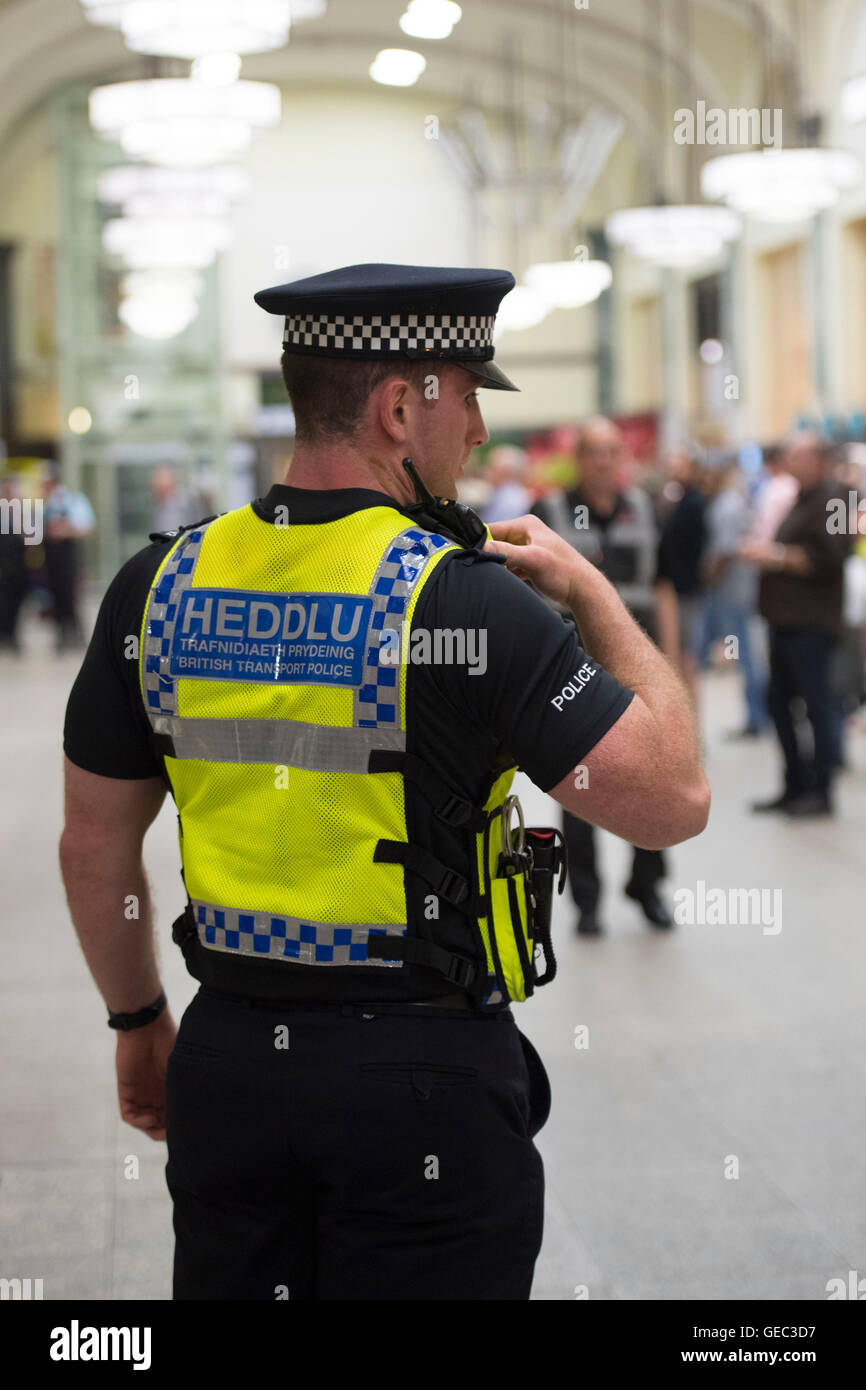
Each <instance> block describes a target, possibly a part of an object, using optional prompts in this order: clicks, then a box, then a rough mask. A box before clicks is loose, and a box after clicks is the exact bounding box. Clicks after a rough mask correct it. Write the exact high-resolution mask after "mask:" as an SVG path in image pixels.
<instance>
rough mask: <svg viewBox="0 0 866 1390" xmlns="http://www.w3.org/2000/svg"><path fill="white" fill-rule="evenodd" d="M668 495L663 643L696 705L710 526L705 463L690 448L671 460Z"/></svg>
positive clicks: (659, 591) (660, 566)
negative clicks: (704, 568) (703, 485)
mask: <svg viewBox="0 0 866 1390" xmlns="http://www.w3.org/2000/svg"><path fill="white" fill-rule="evenodd" d="M665 471H666V473H667V478H668V482H667V484H666V487H665V496H666V498H667V499H668V500H669V501H673V507H672V509H671V511H670V512H669V514H668V516H667V518H666V520H665V521H664V523H663V525H662V532H661V536H660V538H659V546H658V563H657V566H656V580H655V593H656V613H657V621H658V633H659V644H660V646H661V649H662V651H663V652H664V654H665V656H666V657H667V658H668V660H669V661H670V662H671V664H672V665H673V666H674V668H675V669H676V670H678V671H679V673H680V676H681V677H682V679H683V682H684V684H685V686H686V689H687V690H688V692H689V694H690V696H691V698H692V704H693V705H694V707H695V709H697V703H698V700H697V696H698V686H697V671H698V656H697V653H698V644H699V640H700V631H699V627H700V621H701V617H702V598H703V590H704V586H703V578H702V562H703V556H704V550H705V547H706V540H707V531H706V521H705V517H704V511H705V505H706V503H705V498H704V495H703V491H702V488H701V482H702V477H701V468H700V463H699V462H698V460H697V459H696V458H694V457H693V456H692V455H691V454H689V453H687V452H686V451H685V450H677V451H676V452H674V453H672V454H671V455H670V456H669V458H668V459H667V462H666V469H665Z"/></svg>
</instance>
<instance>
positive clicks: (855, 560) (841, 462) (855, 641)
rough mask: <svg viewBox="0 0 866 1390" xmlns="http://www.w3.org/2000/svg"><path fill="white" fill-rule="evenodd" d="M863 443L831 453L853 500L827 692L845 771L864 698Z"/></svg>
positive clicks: (843, 490)
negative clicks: (853, 523) (850, 732)
mask: <svg viewBox="0 0 866 1390" xmlns="http://www.w3.org/2000/svg"><path fill="white" fill-rule="evenodd" d="M861 449H862V445H853V446H850V445H843V446H841V447H840V448H839V449H838V450H837V451H836V454H835V457H834V462H833V475H834V477H835V479H836V482H837V484H839V489H838V490H839V492H840V494H841V495H842V497H843V498H845V499H846V501H848V504H849V507H850V505H851V502H852V500H855V501H856V510H857V523H858V524H857V531H858V538H857V540H856V542H855V544H854V547H853V549H852V550H851V553H850V554H849V555H848V558H847V559H846V561H845V568H844V574H843V580H842V636H841V638H840V641H839V643H838V645H837V647H836V649H835V650H834V652H833V657H832V660H831V662H830V693H831V696H832V699H833V734H834V763H835V765H836V767H837V768H838V769H840V770H842V771H844V770H845V769H846V768H847V761H846V749H845V742H846V733H847V728H848V721H849V719H850V717H851V715H853V714H854V713H856V711H857V710H859V708H860V707H861V705H862V704H863V703H864V700H866V671H864V653H866V648H864V637H866V558H864V557H866V488H864V470H863V467H862V465H861V464H860V463H859V462H858V459H857V453H858V452H859V451H860V450H861Z"/></svg>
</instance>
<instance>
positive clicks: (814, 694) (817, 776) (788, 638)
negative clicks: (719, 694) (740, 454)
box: [740, 433, 851, 816]
mask: <svg viewBox="0 0 866 1390" xmlns="http://www.w3.org/2000/svg"><path fill="white" fill-rule="evenodd" d="M785 468H786V470H787V471H788V472H789V473H790V474H791V475H792V476H793V477H794V478H795V479H796V481H797V487H798V492H797V498H796V500H795V502H794V505H793V507H792V508H791V510H790V511H789V512H788V513H787V515H786V516H784V518H783V520H782V521H781V523H780V525H779V526H778V529H777V530H776V533H775V536H774V538H773V540H771V541H766V540H755V539H753V538H751V537H750V538H749V539H748V540H747V541H744V542H743V544H742V546H741V547H740V554H741V556H742V557H743V559H745V560H750V561H752V562H754V563H755V564H756V565H757V566H758V568H759V570H760V572H761V582H760V590H759V608H760V611H761V613H762V615H763V616H764V617H765V618H766V619H767V623H768V624H769V640H770V685H769V693H768V704H769V709H770V714H771V716H772V719H773V723H774V724H775V726H776V733H777V735H778V738H779V743H780V745H781V748H782V754H783V757H784V764H785V786H784V789H783V791H782V792H781V793H779V795H777V796H775V797H773V799H772V800H769V801H758V802H754V803H753V805H752V808H751V809H752V810H753V811H758V812H763V811H784V812H786V813H787V814H788V815H790V816H826V815H832V813H833V802H832V796H831V783H832V776H833V771H834V765H835V762H836V756H837V749H836V738H837V731H836V727H835V722H834V711H833V696H832V692H831V688H830V665H831V660H832V657H833V652H834V650H835V648H836V646H837V644H838V641H839V638H840V636H841V633H842V597H843V576H844V566H845V559H846V556H847V554H848V552H849V550H850V548H851V537H850V535H848V534H844V533H843V534H834V532H833V530H832V529H831V527H830V525H829V518H830V507H831V505H832V501H833V499H834V498H835V497H837V495H838V491H839V488H838V483H836V482H835V481H834V480H833V479H832V478H831V477H830V476H829V469H828V458H827V450H826V449H825V447H824V445H823V444H822V443H821V440H820V439H819V438H818V436H817V435H816V434H812V433H804V434H800V435H796V436H794V438H793V440H792V442H791V444H790V445H789V447H788V449H787V452H786V455H785ZM795 699H799V700H801V701H802V702H803V703H804V705H805V709H806V716H807V719H808V722H809V724H810V725H811V732H812V748H811V751H810V752H809V753H808V754H806V753H805V752H804V751H803V749H802V748H801V746H800V737H799V734H798V730H797V727H796V725H795V722H794V716H793V713H792V708H791V704H792V701H793V700H795ZM799 732H800V733H802V732H803V731H802V730H800V731H799Z"/></svg>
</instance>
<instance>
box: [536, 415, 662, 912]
mask: <svg viewBox="0 0 866 1390" xmlns="http://www.w3.org/2000/svg"><path fill="white" fill-rule="evenodd" d="M623 464H624V450H623V441H622V435H621V433H620V430H619V428H618V427H617V426H616V425H615V424H614V423H613V421H612V420H607V419H604V418H603V417H599V418H596V419H593V420H590V421H588V422H587V424H586V425H585V426H584V428H583V429H582V430H581V431H580V434H579V435H578V440H577V452H576V465H577V469H576V472H577V477H576V480H575V482H574V484H573V485H572V486H571V487H570V488H568V489H557V490H555V491H553V492H549V493H547V494H546V496H545V497H543V498H540V499H539V500H538V501H537V502H536V503H535V504H534V505H533V507H532V508H531V511H530V514H531V515H533V516H537V517H539V518H540V519H541V520H542V521H543V522H545V524H546V525H547V526H549V527H550V528H551V530H553V531H556V532H557V534H558V535H560V536H561V537H562V538H563V540H566V541H568V543H569V544H570V545H571V546H572V547H573V548H574V549H575V550H576V551H577V552H578V553H579V554H580V555H582V556H583V557H584V558H585V559H587V560H589V561H590V562H591V563H592V564H594V565H595V566H596V567H597V568H598V569H599V570H601V572H602V574H604V575H605V576H606V578H607V579H608V580H610V582H611V583H612V584H613V586H614V588H615V589H616V591H617V593H618V594H619V597H620V598H621V599H622V601H623V603H624V604H625V605H626V607H627V608H628V609H629V610H630V612H631V614H632V617H634V618H635V620H636V621H637V622H638V623H639V624H640V626H641V627H642V628H643V629H644V631H646V632H647V633H648V634H649V635H650V636H652V635H653V590H652V580H653V575H654V572H655V560H656V525H655V519H654V516H653V509H652V504H651V502H650V500H649V497H648V496H647V495H646V493H645V492H644V491H643V490H642V489H641V488H637V487H625V488H624V487H623V485H622V483H621V481H620V479H621V477H622V473H623ZM560 611H562V610H560ZM563 616H567V615H566V614H565V613H563ZM562 833H563V836H564V838H565V842H566V844H567V846H568V878H569V886H570V888H571V893H572V897H573V898H574V901H575V904H576V905H577V908H578V913H579V916H578V921H577V931H578V932H579V934H580V935H582V936H598V935H599V934H600V933H601V932H602V931H603V930H604V928H603V926H602V923H601V921H600V919H599V915H598V905H599V900H600V897H601V883H600V880H599V876H598V867H597V863H596V853H595V836H594V833H593V827H592V826H591V825H589V824H588V823H587V822H586V821H582V820H580V819H579V818H578V817H577V816H575V815H573V814H572V813H571V812H569V811H565V812H563V816H562ZM666 872H667V871H666V868H665V861H664V856H663V854H662V852H661V850H652V849H640V848H638V847H635V848H634V857H633V861H632V871H631V877H630V879H629V881H628V883H627V884H626V886H625V889H624V891H625V893H626V895H627V897H629V898H631V899H633V901H635V902H637V903H639V904H640V906H641V908H642V909H643V912H644V916H645V917H646V918H647V921H648V922H650V923H651V924H652V926H654V927H671V926H672V925H673V919H672V917H671V915H670V913H669V911H668V909H667V907H666V905H665V903H664V902H663V901H662V899H661V897H660V896H659V893H658V884H659V882H660V881H661V879H663V878H664V877H665V876H666Z"/></svg>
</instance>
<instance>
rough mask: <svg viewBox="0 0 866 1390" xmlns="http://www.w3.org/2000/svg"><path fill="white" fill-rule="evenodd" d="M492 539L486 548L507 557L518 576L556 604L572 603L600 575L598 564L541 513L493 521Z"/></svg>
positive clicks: (508, 565) (570, 604) (509, 564)
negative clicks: (555, 529) (538, 515)
mask: <svg viewBox="0 0 866 1390" xmlns="http://www.w3.org/2000/svg"><path fill="white" fill-rule="evenodd" d="M490 534H491V536H493V538H494V539H493V540H492V541H487V542H486V544H485V546H484V549H485V550H492V551H495V552H496V553H497V554H499V555H504V556H505V563H506V567H507V568H508V569H509V570H510V571H511V573H512V574H514V575H516V576H517V578H518V579H528V580H531V582H532V583H533V584H534V585H535V587H536V588H537V589H540V590H541V592H542V593H543V594H546V595H547V597H548V598H550V599H553V601H554V603H560V604H562V605H563V606H564V607H566V608H570V607H571V606H572V602H573V600H574V598H575V594H576V592H577V590H578V589H579V587H580V585H581V582H582V581H584V582H585V581H586V580H588V578H589V576H590V575H592V576H597V571H596V570H595V567H594V566H593V565H591V564H590V562H589V561H588V560H585V559H584V558H583V556H582V555H580V554H578V552H577V551H576V550H575V549H574V548H573V546H570V545H569V543H568V541H564V540H563V539H562V537H561V536H558V535H557V534H556V532H555V531H552V530H551V529H550V527H549V526H545V524H544V522H543V521H542V520H541V519H540V518H539V517H537V516H529V515H527V516H518V517H515V519H514V520H513V521H493V522H491V523H490Z"/></svg>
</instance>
